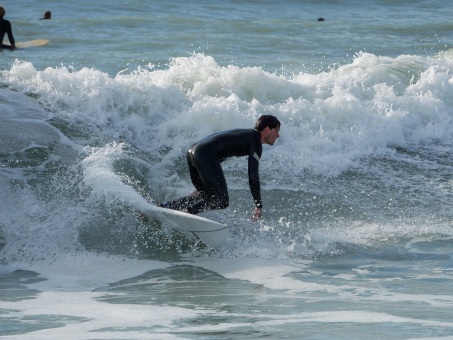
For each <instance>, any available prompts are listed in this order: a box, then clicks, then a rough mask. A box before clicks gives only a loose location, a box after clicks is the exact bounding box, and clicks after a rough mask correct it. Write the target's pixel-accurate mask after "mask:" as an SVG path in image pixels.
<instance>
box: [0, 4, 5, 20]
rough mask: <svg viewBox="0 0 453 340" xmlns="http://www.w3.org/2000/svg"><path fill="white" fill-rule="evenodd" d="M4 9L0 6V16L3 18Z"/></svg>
mask: <svg viewBox="0 0 453 340" xmlns="http://www.w3.org/2000/svg"><path fill="white" fill-rule="evenodd" d="M5 13H6V12H5V9H4V8H3V6H0V18H3V17H4V16H5Z"/></svg>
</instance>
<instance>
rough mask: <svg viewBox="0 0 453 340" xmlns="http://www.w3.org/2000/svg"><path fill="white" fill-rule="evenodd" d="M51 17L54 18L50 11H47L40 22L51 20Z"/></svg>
mask: <svg viewBox="0 0 453 340" xmlns="http://www.w3.org/2000/svg"><path fill="white" fill-rule="evenodd" d="M51 17H52V13H51V12H50V11H45V12H44V15H43V17H42V18H41V19H39V20H42V19H46V20H50V18H51Z"/></svg>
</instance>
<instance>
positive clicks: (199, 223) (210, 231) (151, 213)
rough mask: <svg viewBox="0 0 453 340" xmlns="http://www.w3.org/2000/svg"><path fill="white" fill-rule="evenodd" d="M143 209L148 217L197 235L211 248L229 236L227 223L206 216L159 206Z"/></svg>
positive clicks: (216, 246)
mask: <svg viewBox="0 0 453 340" xmlns="http://www.w3.org/2000/svg"><path fill="white" fill-rule="evenodd" d="M141 211H142V213H143V214H144V215H145V216H146V217H148V218H153V219H156V220H158V221H160V222H162V223H163V225H164V226H168V227H171V228H173V229H177V230H179V231H183V232H185V233H186V234H188V235H189V236H195V237H196V238H197V239H199V240H201V241H202V242H203V243H204V244H206V245H207V246H209V247H211V248H218V247H220V246H221V245H223V244H224V243H225V241H226V239H227V236H228V226H227V225H226V224H223V223H219V222H216V221H212V220H210V219H207V218H205V217H201V216H197V215H192V214H189V213H185V212H182V211H178V210H171V209H166V208H159V207H152V208H150V209H145V210H141Z"/></svg>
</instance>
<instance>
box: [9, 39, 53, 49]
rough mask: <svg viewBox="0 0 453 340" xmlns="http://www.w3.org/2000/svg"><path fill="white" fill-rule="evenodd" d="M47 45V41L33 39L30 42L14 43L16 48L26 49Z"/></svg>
mask: <svg viewBox="0 0 453 340" xmlns="http://www.w3.org/2000/svg"><path fill="white" fill-rule="evenodd" d="M48 43H49V40H47V39H35V40H30V41H23V42H18V43H16V48H19V49H21V48H28V47H39V46H45V45H47V44H48Z"/></svg>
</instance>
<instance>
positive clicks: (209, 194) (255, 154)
mask: <svg viewBox="0 0 453 340" xmlns="http://www.w3.org/2000/svg"><path fill="white" fill-rule="evenodd" d="M262 151H263V147H262V145H261V137H260V133H259V132H258V131H257V130H254V129H235V130H228V131H223V132H218V133H215V134H213V135H210V136H208V137H206V138H204V139H202V140H201V141H199V142H197V143H195V144H194V145H192V147H191V148H190V149H189V151H187V164H188V166H189V172H190V178H191V180H192V183H193V185H194V186H195V188H196V189H197V191H199V192H201V194H200V195H198V196H188V197H183V198H180V199H178V200H176V201H173V202H170V203H169V207H170V208H171V209H176V210H183V211H187V212H189V213H191V214H197V213H199V212H202V211H206V210H215V209H224V208H226V207H227V206H228V204H229V198H228V189H227V185H226V181H225V176H224V174H223V170H222V168H221V166H220V163H221V162H223V161H224V160H225V159H227V158H229V157H241V156H248V176H249V185H250V191H251V192H252V196H253V199H254V201H255V204H256V206H257V207H259V208H261V207H262V203H261V191H260V179H259V160H260V158H261V154H262Z"/></svg>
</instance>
